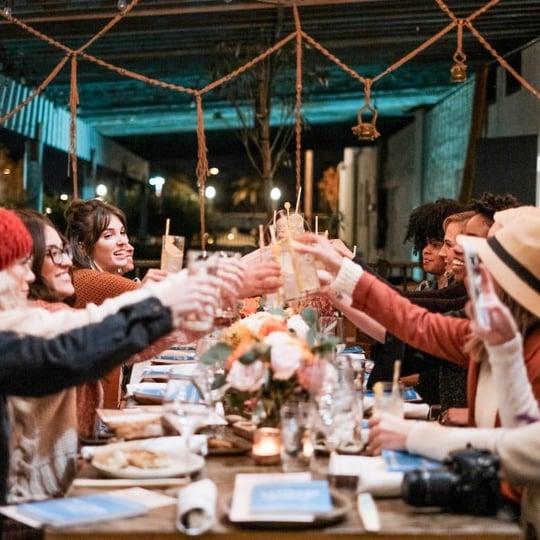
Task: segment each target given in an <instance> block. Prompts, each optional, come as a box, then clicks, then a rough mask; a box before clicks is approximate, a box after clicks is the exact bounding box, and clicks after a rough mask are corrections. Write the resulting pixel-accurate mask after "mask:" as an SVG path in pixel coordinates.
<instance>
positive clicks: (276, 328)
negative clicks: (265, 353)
mask: <svg viewBox="0 0 540 540" xmlns="http://www.w3.org/2000/svg"><path fill="white" fill-rule="evenodd" d="M286 331H287V321H284V320H282V319H278V318H274V317H272V318H271V319H267V320H265V321H264V322H263V323H262V324H261V327H260V328H259V335H260V337H262V338H264V337H266V336H268V335H269V334H271V333H272V332H286Z"/></svg>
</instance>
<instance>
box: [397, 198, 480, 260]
mask: <svg viewBox="0 0 540 540" xmlns="http://www.w3.org/2000/svg"><path fill="white" fill-rule="evenodd" d="M465 210H470V205H465V204H462V203H460V202H459V201H456V200H454V199H437V200H436V201H435V202H428V203H425V204H422V205H420V206H417V207H416V208H415V209H414V210H413V211H412V212H411V214H410V216H409V223H408V225H407V231H406V232H405V237H404V238H403V243H404V244H405V243H406V242H408V241H409V240H410V241H412V243H413V252H414V253H415V254H417V253H420V252H421V251H422V250H423V249H424V247H425V246H426V244H427V243H428V242H429V241H430V240H432V239H435V240H441V241H442V240H443V238H444V229H443V222H444V220H445V219H446V218H447V217H448V216H450V215H451V214H456V213H458V212H464V211H465Z"/></svg>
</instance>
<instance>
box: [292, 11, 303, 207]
mask: <svg viewBox="0 0 540 540" xmlns="http://www.w3.org/2000/svg"><path fill="white" fill-rule="evenodd" d="M293 13H294V27H295V29H296V124H295V135H296V153H295V171H296V193H295V194H296V198H298V196H299V194H300V189H301V185H302V177H301V164H302V26H301V25H300V15H299V14H298V8H297V7H296V5H295V6H293Z"/></svg>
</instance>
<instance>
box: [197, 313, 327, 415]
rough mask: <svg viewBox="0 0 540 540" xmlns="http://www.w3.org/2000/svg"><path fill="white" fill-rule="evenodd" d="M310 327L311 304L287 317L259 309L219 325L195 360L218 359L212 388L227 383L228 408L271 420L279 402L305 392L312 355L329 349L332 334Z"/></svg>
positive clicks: (314, 323)
mask: <svg viewBox="0 0 540 540" xmlns="http://www.w3.org/2000/svg"><path fill="white" fill-rule="evenodd" d="M316 328H317V314H316V312H315V310H313V309H312V308H306V309H305V310H304V311H303V312H302V314H294V315H292V316H287V314H286V312H285V311H284V310H274V311H271V312H266V311H259V312H256V313H253V314H252V315H249V316H247V317H245V318H244V319H241V320H239V321H237V322H236V323H234V324H232V325H231V326H230V327H228V328H226V329H224V330H223V331H222V333H221V335H220V338H219V341H218V343H217V344H216V345H214V346H213V347H211V348H210V349H208V350H207V351H206V352H205V353H204V354H202V355H201V358H200V361H201V362H202V363H204V364H215V363H219V362H221V363H224V371H223V375H222V376H221V377H219V378H216V380H215V381H214V387H220V386H221V385H224V384H226V385H228V386H229V388H230V389H229V391H228V396H227V397H228V400H227V401H228V404H229V406H230V408H232V409H236V411H241V412H242V413H250V414H251V415H252V418H253V420H254V422H255V423H261V424H265V423H266V424H273V423H277V419H278V418H279V409H280V407H281V405H282V404H283V403H284V402H285V401H287V400H289V399H291V398H293V397H296V398H297V399H301V398H302V396H303V395H304V396H305V395H307V393H308V392H309V388H310V380H311V378H310V374H311V371H312V370H311V368H312V366H313V364H314V361H315V358H316V356H317V355H325V354H329V353H331V352H332V351H333V350H334V347H335V339H334V338H330V337H321V336H319V334H318V333H317V330H316Z"/></svg>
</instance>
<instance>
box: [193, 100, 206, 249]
mask: <svg viewBox="0 0 540 540" xmlns="http://www.w3.org/2000/svg"><path fill="white" fill-rule="evenodd" d="M195 99H196V103H197V188H198V189H199V209H200V210H199V212H200V215H199V218H200V223H201V249H202V250H203V251H204V250H205V248H206V212H205V207H204V192H205V190H206V177H207V176H208V148H207V147H206V136H205V133H204V112H203V107H202V96H201V94H199V93H197V94H195Z"/></svg>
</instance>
